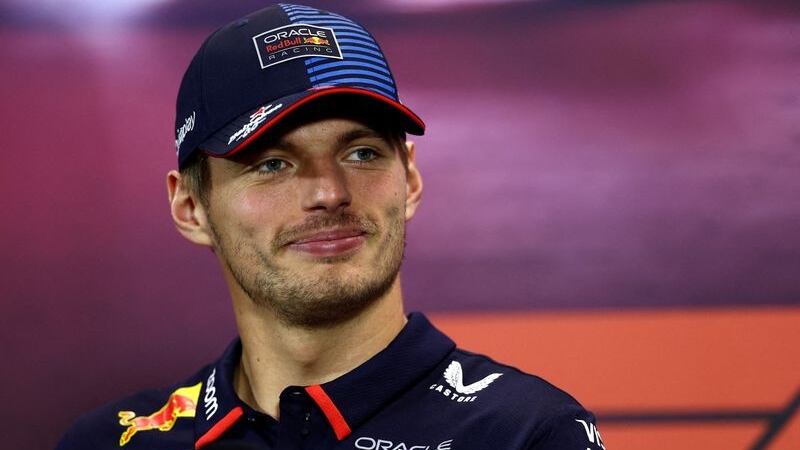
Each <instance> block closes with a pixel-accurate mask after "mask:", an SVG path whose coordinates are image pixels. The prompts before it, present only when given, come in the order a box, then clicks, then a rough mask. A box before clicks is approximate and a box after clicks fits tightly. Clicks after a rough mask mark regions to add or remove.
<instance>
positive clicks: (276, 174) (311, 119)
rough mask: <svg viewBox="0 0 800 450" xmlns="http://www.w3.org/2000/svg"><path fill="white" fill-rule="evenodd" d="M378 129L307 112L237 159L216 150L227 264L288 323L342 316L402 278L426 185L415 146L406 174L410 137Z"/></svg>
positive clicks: (221, 252) (219, 233)
mask: <svg viewBox="0 0 800 450" xmlns="http://www.w3.org/2000/svg"><path fill="white" fill-rule="evenodd" d="M317 111H319V110H317ZM362 117H363V116H362ZM377 128H379V127H378V126H373V125H371V123H370V121H369V120H367V119H363V118H360V117H359V116H355V115H350V116H342V115H331V114H324V113H322V114H320V113H319V112H318V113H315V114H310V113H305V114H304V115H303V114H301V115H300V116H299V117H296V118H295V119H294V120H292V121H291V122H290V123H287V124H285V125H283V126H282V127H281V129H279V130H276V131H275V132H272V131H270V132H269V133H268V134H270V135H271V136H272V137H271V138H270V139H269V140H262V141H259V142H255V143H254V144H253V145H252V146H251V147H250V148H248V149H247V150H245V151H244V152H242V153H241V154H240V155H241V156H239V155H236V156H235V157H233V158H230V159H218V158H209V164H210V167H209V168H210V174H211V189H210V192H209V195H208V203H207V206H208V207H207V218H208V223H209V231H210V234H211V235H212V240H213V246H214V249H215V252H216V254H217V256H218V258H219V259H220V262H221V263H222V265H223V270H226V271H227V272H228V275H229V277H228V278H229V280H235V282H236V284H238V286H239V287H240V288H241V290H242V291H243V292H244V293H246V294H247V295H248V296H249V297H250V299H252V300H253V301H254V302H255V303H256V304H257V305H259V306H262V307H266V308H271V309H272V310H273V311H274V313H275V314H276V316H277V317H278V318H279V319H280V320H282V321H283V322H284V323H287V324H290V325H299V326H309V327H310V326H321V325H326V324H334V323H337V322H340V321H342V320H345V319H347V318H349V317H352V316H354V315H355V314H357V313H358V312H359V311H361V310H363V309H364V308H366V307H367V306H369V305H370V304H371V303H372V302H373V301H375V300H377V299H378V298H380V297H381V296H382V295H383V294H385V293H386V292H387V291H388V290H389V288H390V287H391V286H392V284H393V283H394V282H395V280H396V278H397V274H398V271H399V269H400V263H401V261H402V258H403V247H404V243H405V242H404V240H405V221H406V220H408V219H410V218H411V216H412V215H413V213H414V210H415V207H416V204H417V201H418V199H419V191H420V190H421V183H420V181H419V173H418V172H417V171H416V167H415V166H414V164H413V153H412V154H410V157H411V160H410V161H409V163H408V170H407V168H406V166H405V163H404V159H403V157H402V155H401V152H404V151H405V148H401V146H402V145H403V144H402V143H400V142H391V139H389V138H388V137H387V136H386V135H385V134H382V133H379V132H378V131H376V129H377Z"/></svg>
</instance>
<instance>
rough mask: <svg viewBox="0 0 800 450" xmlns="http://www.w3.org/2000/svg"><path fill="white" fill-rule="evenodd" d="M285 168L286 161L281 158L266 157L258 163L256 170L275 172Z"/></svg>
mask: <svg viewBox="0 0 800 450" xmlns="http://www.w3.org/2000/svg"><path fill="white" fill-rule="evenodd" d="M285 168H286V161H284V160H282V159H275V158H273V159H268V160H266V161H264V162H262V163H261V164H259V165H258V168H257V170H258V172H261V173H275V172H279V171H281V170H283V169H285Z"/></svg>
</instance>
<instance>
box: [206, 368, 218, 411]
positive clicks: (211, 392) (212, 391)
mask: <svg viewBox="0 0 800 450" xmlns="http://www.w3.org/2000/svg"><path fill="white" fill-rule="evenodd" d="M216 378H217V369H216V368H214V370H212V371H211V375H209V376H208V380H207V382H206V394H205V395H204V396H203V404H205V407H206V420H211V418H212V417H214V413H216V412H217V409H218V408H219V403H218V402H217V388H215V387H214V381H216Z"/></svg>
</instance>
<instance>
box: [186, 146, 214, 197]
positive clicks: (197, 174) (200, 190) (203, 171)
mask: <svg viewBox="0 0 800 450" xmlns="http://www.w3.org/2000/svg"><path fill="white" fill-rule="evenodd" d="M180 174H181V181H182V182H183V185H184V186H185V187H186V190H188V191H189V193H190V194H191V195H192V196H194V197H196V198H198V199H200V203H201V204H202V205H203V206H205V207H208V193H209V191H210V190H211V169H210V167H209V165H208V155H207V154H206V152H204V151H202V150H196V151H195V152H194V153H193V154H192V156H190V157H189V159H188V160H187V161H186V163H185V164H184V166H183V168H181V169H180Z"/></svg>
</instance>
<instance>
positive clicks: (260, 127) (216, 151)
mask: <svg viewBox="0 0 800 450" xmlns="http://www.w3.org/2000/svg"><path fill="white" fill-rule="evenodd" d="M343 94H348V95H358V96H362V97H368V98H371V99H373V100H376V101H378V102H380V103H382V104H384V105H387V106H389V107H390V108H391V110H393V111H395V112H397V113H399V115H400V117H401V118H402V119H404V128H405V131H406V132H407V133H410V134H414V135H418V136H421V135H422V134H424V133H425V123H423V122H422V119H420V118H419V116H417V115H416V114H414V112H412V111H411V110H410V109H408V108H407V107H406V106H405V105H403V104H402V103H400V102H397V101H395V100H393V99H391V98H389V97H385V96H383V95H381V94H378V93H376V92H373V91H370V90H367V89H359V88H354V87H337V86H330V87H323V88H314V89H309V90H308V91H304V92H301V93H298V94H292V95H288V96H286V97H282V98H279V99H277V100H274V101H272V102H270V103H269V104H266V105H263V106H260V107H258V108H256V109H253V110H251V111H248V112H246V113H244V114H242V115H241V116H239V117H237V118H236V119H235V120H233V121H232V122H230V123H229V124H227V125H226V126H224V127H223V128H222V129H220V130H219V131H217V132H216V133H214V134H213V135H211V137H209V138H208V139H206V140H205V141H204V142H203V143H202V144H200V146H199V147H200V150H202V151H204V152H206V153H208V154H209V155H211V156H217V157H227V156H231V155H233V154H235V153H237V152H239V151H241V150H243V149H245V148H246V147H247V146H248V145H249V144H250V143H251V142H253V141H254V140H256V139H258V138H259V137H260V136H262V135H263V134H264V133H265V132H266V131H267V130H269V129H270V128H272V127H273V126H275V125H276V124H277V123H279V122H280V121H281V120H283V119H285V118H286V117H287V116H289V115H290V114H291V113H292V112H293V111H295V110H297V109H298V108H300V107H301V106H303V105H306V104H308V103H310V102H312V101H314V100H317V99H319V98H321V97H328V96H332V95H343Z"/></svg>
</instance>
